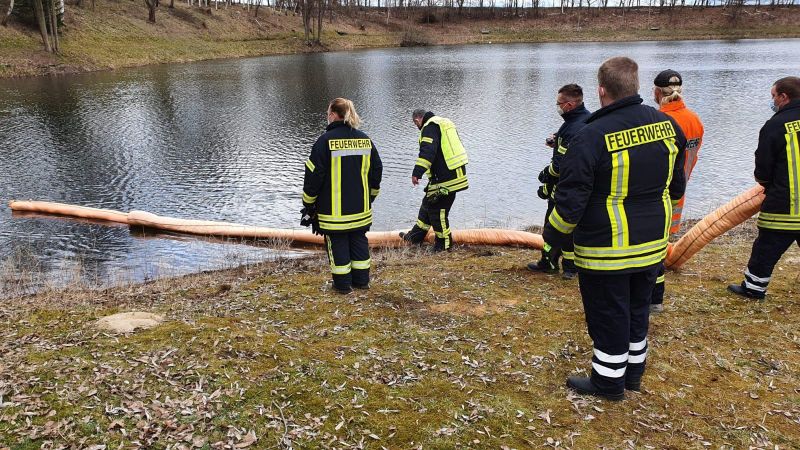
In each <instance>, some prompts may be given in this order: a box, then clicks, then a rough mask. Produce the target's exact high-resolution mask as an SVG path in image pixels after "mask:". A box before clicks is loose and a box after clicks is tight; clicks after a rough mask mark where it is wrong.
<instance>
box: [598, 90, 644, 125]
mask: <svg viewBox="0 0 800 450" xmlns="http://www.w3.org/2000/svg"><path fill="white" fill-rule="evenodd" d="M643 101H644V100H642V97H641V96H640V95H639V94H636V95H631V96H630V97H623V98H621V99H619V100H617V101H615V102H614V103H612V104H610V105H607V106H604V107H602V108H600V109H598V110H597V111H595V112H594V113H592V115H591V116H589V118H588V119H586V123H589V122H592V121H594V120H597V119H599V118H600V117H603V116H605V115H607V114H610V113H612V112H614V111H616V110H618V109H621V108H625V107H628V106H633V105H640V104H641V103H642V102H643Z"/></svg>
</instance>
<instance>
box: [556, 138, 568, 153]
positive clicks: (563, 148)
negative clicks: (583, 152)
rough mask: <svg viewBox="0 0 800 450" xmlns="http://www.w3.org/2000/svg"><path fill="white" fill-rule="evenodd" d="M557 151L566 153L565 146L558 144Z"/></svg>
mask: <svg viewBox="0 0 800 450" xmlns="http://www.w3.org/2000/svg"><path fill="white" fill-rule="evenodd" d="M559 140H560V139H559ZM558 153H561V154H562V155H566V154H567V147H564V146H563V145H559V146H558Z"/></svg>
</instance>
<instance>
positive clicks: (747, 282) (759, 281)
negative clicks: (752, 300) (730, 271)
mask: <svg viewBox="0 0 800 450" xmlns="http://www.w3.org/2000/svg"><path fill="white" fill-rule="evenodd" d="M771 278H772V277H766V278H761V277H757V276H755V275H753V274H752V273H750V269H746V270H745V271H744V287H746V288H747V289H750V290H753V291H756V292H767V286H768V285H769V280H770V279H771Z"/></svg>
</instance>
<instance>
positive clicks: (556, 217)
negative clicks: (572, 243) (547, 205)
mask: <svg viewBox="0 0 800 450" xmlns="http://www.w3.org/2000/svg"><path fill="white" fill-rule="evenodd" d="M548 222H550V225H552V226H553V228H555V229H556V230H558V232H559V233H562V234H570V233H572V231H573V230H574V229H575V227H576V226H577V224H574V223H569V222H567V221H566V220H564V219H562V218H561V214H559V213H558V207H556V208H553V212H552V213H551V214H550V219H549V220H548Z"/></svg>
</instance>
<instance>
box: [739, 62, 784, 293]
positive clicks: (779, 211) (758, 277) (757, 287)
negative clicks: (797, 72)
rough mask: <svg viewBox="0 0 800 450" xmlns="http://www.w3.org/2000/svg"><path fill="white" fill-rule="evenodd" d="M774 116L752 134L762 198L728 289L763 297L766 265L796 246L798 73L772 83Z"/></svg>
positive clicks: (771, 266) (770, 266)
mask: <svg viewBox="0 0 800 450" xmlns="http://www.w3.org/2000/svg"><path fill="white" fill-rule="evenodd" d="M771 93H772V109H773V111H775V115H773V116H772V118H771V119H769V120H768V121H767V123H765V124H764V126H763V127H762V128H761V132H760V133H759V136H758V148H757V149H756V170H755V177H756V181H758V182H759V183H760V184H761V185H762V186H764V192H765V194H766V197H765V198H764V203H762V204H761V212H760V213H759V215H758V222H757V225H758V237H757V238H756V240H755V242H754V243H753V251H752V253H751V254H750V261H749V262H748V263H747V269H746V270H745V272H744V281H742V284H732V285H730V286H728V289H729V290H731V291H732V292H734V293H736V294H739V295H742V296H745V297H750V298H755V299H759V300H763V299H764V297H765V295H766V293H767V285H768V284H769V281H770V279H771V278H772V270H773V269H774V268H775V264H777V263H778V260H780V259H781V256H783V253H784V252H786V250H787V249H788V248H789V247H790V246H791V245H792V243H794V242H796V243H797V245H800V77H785V78H781V79H780V80H778V81H776V82H775V84H773V85H772V89H771Z"/></svg>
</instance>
